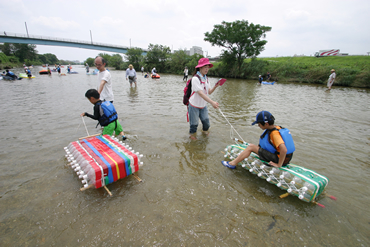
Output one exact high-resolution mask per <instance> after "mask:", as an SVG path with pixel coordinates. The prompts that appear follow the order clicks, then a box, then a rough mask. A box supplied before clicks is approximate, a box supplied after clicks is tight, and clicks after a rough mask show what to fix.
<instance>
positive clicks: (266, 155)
mask: <svg viewBox="0 0 370 247" xmlns="http://www.w3.org/2000/svg"><path fill="white" fill-rule="evenodd" d="M258 156H259V157H260V158H261V159H262V160H264V161H266V162H270V161H272V162H274V163H276V164H278V163H279V157H278V156H277V154H273V153H271V152H269V151H267V150H265V149H263V148H261V147H260V148H259V149H258ZM292 157H293V154H291V155H287V156H286V158H285V160H284V164H283V166H286V165H287V164H289V162H290V160H291V159H292Z"/></svg>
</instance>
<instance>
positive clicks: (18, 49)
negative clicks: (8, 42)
mask: <svg viewBox="0 0 370 247" xmlns="http://www.w3.org/2000/svg"><path fill="white" fill-rule="evenodd" d="M13 46H14V55H15V56H16V57H18V58H19V61H20V62H24V61H25V59H28V60H35V59H36V57H37V51H36V45H29V44H13Z"/></svg>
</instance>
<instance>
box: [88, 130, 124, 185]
mask: <svg viewBox="0 0 370 247" xmlns="http://www.w3.org/2000/svg"><path fill="white" fill-rule="evenodd" d="M86 140H87V141H88V142H89V143H91V145H93V146H94V148H95V149H96V150H97V151H98V152H99V153H100V154H101V155H102V156H103V157H104V159H105V160H106V161H107V162H108V163H109V165H110V167H111V170H112V175H113V181H114V182H115V181H117V180H118V176H117V168H116V164H115V163H114V161H112V159H114V158H113V157H112V156H111V154H110V152H109V151H110V148H109V147H108V146H107V145H105V144H104V143H102V142H101V141H100V140H99V139H97V138H95V137H93V138H89V139H86ZM108 155H109V156H110V157H111V158H112V159H111V158H110V157H109V156H108Z"/></svg>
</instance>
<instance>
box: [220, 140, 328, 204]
mask: <svg viewBox="0 0 370 247" xmlns="http://www.w3.org/2000/svg"><path fill="white" fill-rule="evenodd" d="M235 140H236V141H237V142H240V141H238V140H237V139H235ZM248 145H249V144H248V143H243V144H239V143H238V144H234V145H229V146H227V147H226V149H225V152H226V154H225V157H227V158H229V159H230V160H234V159H235V158H236V157H238V155H239V154H240V153H241V152H242V151H243V150H244V149H245V148H246V147H247V146H248ZM238 165H240V166H241V167H242V168H244V169H246V170H248V171H249V172H251V173H252V174H255V175H257V176H258V177H260V178H263V179H265V180H266V181H267V182H269V183H271V184H274V185H276V186H277V187H279V188H280V189H282V190H286V191H287V193H289V194H290V195H294V196H297V197H298V198H299V199H300V200H302V201H304V202H313V203H316V204H318V203H317V202H316V201H315V200H316V198H317V197H318V196H319V195H320V194H321V193H322V192H323V191H324V189H325V188H326V186H327V185H328V183H329V180H328V178H327V177H325V176H323V175H320V174H318V173H317V172H315V171H313V170H310V169H307V168H304V167H302V166H298V165H294V164H288V165H286V166H284V167H280V168H277V167H272V166H269V165H268V164H267V162H265V161H263V160H261V159H260V158H259V156H258V155H257V154H255V153H253V152H252V153H251V155H250V156H249V157H248V158H246V159H244V160H243V161H242V162H240V163H239V164H238ZM289 194H287V195H289ZM281 197H285V196H281ZM332 199H334V198H332ZM318 205H320V206H322V205H321V204H318ZM322 207H323V206H322Z"/></svg>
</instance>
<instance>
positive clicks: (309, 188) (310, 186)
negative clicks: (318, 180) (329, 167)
mask: <svg viewBox="0 0 370 247" xmlns="http://www.w3.org/2000/svg"><path fill="white" fill-rule="evenodd" d="M301 190H302V191H303V192H305V193H307V194H309V195H313V194H314V193H315V192H316V188H315V186H314V185H313V184H310V183H309V182H304V184H303V186H302V188H301Z"/></svg>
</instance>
